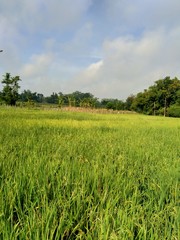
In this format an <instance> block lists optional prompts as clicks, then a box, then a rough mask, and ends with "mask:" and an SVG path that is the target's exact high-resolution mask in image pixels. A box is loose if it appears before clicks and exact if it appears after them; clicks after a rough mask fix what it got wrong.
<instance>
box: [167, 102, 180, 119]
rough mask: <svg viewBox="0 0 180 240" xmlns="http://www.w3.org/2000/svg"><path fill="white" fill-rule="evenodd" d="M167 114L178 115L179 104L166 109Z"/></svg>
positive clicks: (179, 113) (179, 115) (179, 111)
mask: <svg viewBox="0 0 180 240" xmlns="http://www.w3.org/2000/svg"><path fill="white" fill-rule="evenodd" d="M167 114H168V116H170V117H180V105H175V104H174V105H171V106H170V107H169V108H168V109H167Z"/></svg>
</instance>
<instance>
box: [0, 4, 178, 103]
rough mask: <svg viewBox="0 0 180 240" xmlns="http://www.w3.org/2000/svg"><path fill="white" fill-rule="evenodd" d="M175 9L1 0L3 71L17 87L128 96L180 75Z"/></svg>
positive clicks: (0, 69) (0, 55) (0, 61)
mask: <svg viewBox="0 0 180 240" xmlns="http://www.w3.org/2000/svg"><path fill="white" fill-rule="evenodd" d="M179 11H180V1H179V0H171V1H170V0H51V1H49V0H31V1H29V0H16V1H15V0H8V1H7V0H0V49H3V50H4V51H3V53H0V75H1V77H2V75H4V74H5V73H6V72H10V73H11V74H12V75H13V76H14V75H19V76H20V77H21V79H22V82H21V91H22V90H24V89H30V90H32V91H36V92H40V93H43V94H44V95H50V94H51V93H52V92H60V91H61V92H63V93H71V92H73V91H76V90H79V91H81V92H91V93H92V94H94V95H95V96H96V97H98V98H111V97H112V98H118V99H125V98H126V97H128V96H129V95H130V94H132V93H133V94H136V93H137V92H139V91H143V90H144V89H145V88H148V87H149V86H150V85H152V84H153V83H154V81H156V80H158V79H160V78H164V77H165V76H171V77H172V78H173V77H175V76H177V77H178V78H180V65H179V63H180V54H179V48H180V14H179ZM0 89H2V85H0Z"/></svg>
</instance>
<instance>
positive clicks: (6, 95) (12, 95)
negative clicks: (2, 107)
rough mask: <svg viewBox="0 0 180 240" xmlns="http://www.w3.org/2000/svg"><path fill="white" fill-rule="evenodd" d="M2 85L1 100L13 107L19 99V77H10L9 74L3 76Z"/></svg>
mask: <svg viewBox="0 0 180 240" xmlns="http://www.w3.org/2000/svg"><path fill="white" fill-rule="evenodd" d="M3 77H4V78H3V80H2V84H5V86H4V87H3V90H2V94H1V99H2V100H3V101H4V102H5V103H6V104H8V105H11V106H15V105H16V101H17V100H18V98H19V95H18V90H19V88H20V86H19V81H21V80H20V77H19V76H15V77H11V75H10V73H6V75H5V76H3Z"/></svg>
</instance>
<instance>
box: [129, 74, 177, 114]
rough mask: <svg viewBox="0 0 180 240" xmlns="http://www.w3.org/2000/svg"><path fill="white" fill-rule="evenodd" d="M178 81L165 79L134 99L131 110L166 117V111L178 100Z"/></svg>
mask: <svg viewBox="0 0 180 240" xmlns="http://www.w3.org/2000/svg"><path fill="white" fill-rule="evenodd" d="M179 99H180V80H178V79H177V78H174V79H170V77H165V78H164V79H160V80H158V81H156V82H155V84H154V85H153V86H150V87H149V89H148V90H144V92H140V93H138V94H137V96H136V97H135V98H134V100H133V102H132V105H131V108H132V109H133V110H135V111H137V112H140V113H145V114H150V115H152V114H153V115H156V114H160V115H164V116H166V115H167V109H168V108H169V107H170V106H172V105H174V104H177V103H178V102H179V101H180V100H179Z"/></svg>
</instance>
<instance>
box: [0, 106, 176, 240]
mask: <svg viewBox="0 0 180 240" xmlns="http://www.w3.org/2000/svg"><path fill="white" fill-rule="evenodd" d="M0 126H1V128H0V191H1V192H0V239H1V238H2V239H8V240H9V239H92V240H96V239H97V240H100V239H103V240H104V239H157V240H160V239H162V240H164V239H169V240H172V239H174V240H175V239H179V238H180V232H178V223H179V222H178V216H179V212H178V211H179V209H178V204H179V202H178V199H179V196H178V189H179V185H178V184H179V182H178V177H179V172H178V170H179V160H180V150H179V146H180V121H179V119H170V118H163V117H148V116H142V115H111V114H108V115H100V114H90V113H71V112H61V111H58V112H55V111H41V110H38V111H37V110H36V111H35V110H25V109H23V110H21V109H3V108H2V109H0Z"/></svg>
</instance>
